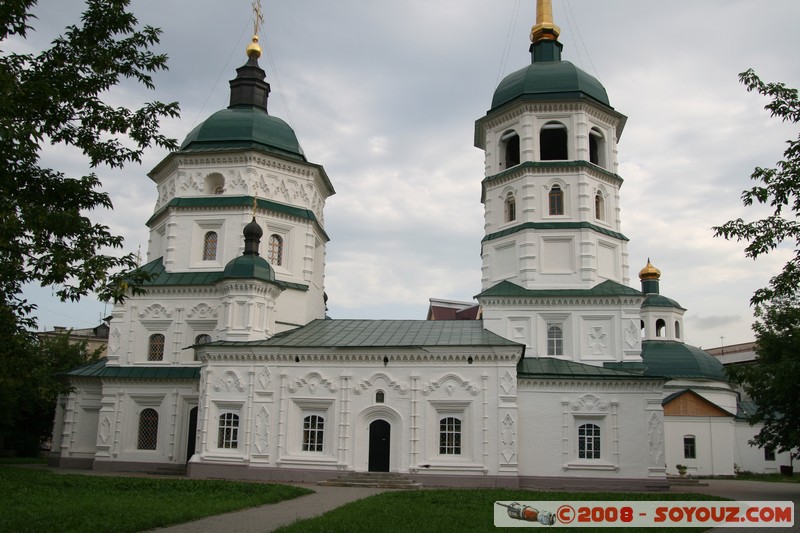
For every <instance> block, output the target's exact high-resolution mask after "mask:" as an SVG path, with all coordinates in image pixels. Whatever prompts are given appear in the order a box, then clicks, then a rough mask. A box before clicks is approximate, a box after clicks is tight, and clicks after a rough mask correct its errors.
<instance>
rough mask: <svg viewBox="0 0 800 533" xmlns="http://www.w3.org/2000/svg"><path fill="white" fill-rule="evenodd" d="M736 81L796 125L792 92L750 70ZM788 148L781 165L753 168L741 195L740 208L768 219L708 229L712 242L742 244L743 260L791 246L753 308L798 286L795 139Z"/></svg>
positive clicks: (799, 197) (799, 166) (799, 155)
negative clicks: (754, 209) (760, 208)
mask: <svg viewBox="0 0 800 533" xmlns="http://www.w3.org/2000/svg"><path fill="white" fill-rule="evenodd" d="M739 80H740V81H741V82H742V83H744V85H745V86H746V87H747V90H748V91H756V92H758V93H760V94H763V95H764V96H768V97H769V98H770V99H771V101H770V102H769V103H768V104H767V105H766V106H765V107H764V108H765V109H766V110H768V111H769V112H770V113H771V114H772V116H773V117H780V119H781V120H782V121H784V122H791V123H794V124H797V123H798V122H800V99H798V96H797V89H792V88H790V87H786V85H784V84H783V83H765V82H763V81H761V79H760V78H759V77H758V76H756V74H755V72H753V70H752V69H749V70H747V71H745V72H742V73H741V74H739ZM786 144H787V145H788V147H787V148H786V150H785V151H784V152H783V156H784V159H783V160H781V161H778V163H777V164H776V166H775V168H761V167H756V169H755V170H754V171H753V173H752V174H751V175H750V179H752V180H754V181H757V182H760V184H758V185H755V186H753V187H751V188H750V189H748V190H745V191H744V192H743V193H742V202H743V203H744V205H745V206H750V205H753V204H754V203H758V204H763V205H769V206H770V208H771V209H772V214H770V215H768V216H766V217H764V218H762V219H759V220H755V221H753V222H745V221H744V220H742V219H741V218H738V219H736V220H731V221H729V222H727V223H725V224H723V225H722V226H718V227H715V228H714V233H715V236H718V237H720V236H721V237H724V238H725V239H728V240H730V239H736V240H737V241H742V240H743V241H747V242H749V244H748V245H747V247H746V248H745V255H746V256H747V257H752V258H753V259H756V258H758V257H759V256H761V255H763V254H767V253H769V252H770V251H772V250H774V249H775V248H777V247H778V246H779V245H780V244H782V243H784V242H791V243H793V244H794V247H795V250H794V257H792V258H791V259H790V260H789V261H788V262H787V263H786V264H785V265H784V267H783V270H782V271H781V272H780V273H779V274H778V275H776V276H774V277H773V278H772V279H771V280H770V283H769V286H768V287H764V288H761V289H758V290H757V291H756V292H755V293H754V294H753V297H752V298H751V300H750V301H751V303H752V304H754V305H759V304H761V303H763V302H768V301H770V300H772V299H774V298H791V297H793V296H794V294H795V291H796V290H797V287H799V286H800V224H799V223H798V222H797V215H798V213H800V135H798V138H797V139H794V140H789V141H786Z"/></svg>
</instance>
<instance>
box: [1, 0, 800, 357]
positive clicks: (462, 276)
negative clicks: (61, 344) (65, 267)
mask: <svg viewBox="0 0 800 533" xmlns="http://www.w3.org/2000/svg"><path fill="white" fill-rule="evenodd" d="M39 4H40V5H39V7H38V8H37V10H36V13H37V15H38V16H39V20H38V21H35V22H34V24H33V25H34V27H35V28H36V29H37V31H36V32H35V33H33V34H31V36H30V38H29V39H28V41H27V42H24V43H22V42H14V43H3V46H2V49H3V50H9V49H13V50H17V51H24V50H26V49H31V50H38V49H41V48H42V47H44V46H46V45H47V43H48V42H49V41H50V39H52V37H53V36H54V35H55V33H56V32H58V31H61V29H63V27H64V25H65V24H68V23H71V22H74V21H77V18H78V16H79V13H80V10H81V6H82V3H81V2H79V1H77V0H40V2H39ZM250 4H251V0H225V1H222V0H134V1H133V3H132V9H133V11H134V13H136V15H137V16H138V18H139V20H140V22H141V23H143V24H150V25H154V26H158V27H161V28H162V29H163V31H164V34H163V37H162V42H161V45H160V47H159V50H160V51H163V52H165V53H167V54H168V55H169V56H170V61H169V65H170V70H169V71H168V72H166V73H163V74H159V75H158V76H157V78H156V85H157V89H156V91H155V92H148V91H145V90H143V89H141V88H139V87H134V86H131V85H125V86H123V87H120V88H118V90H115V91H114V92H113V93H112V94H111V95H110V96H109V97H110V99H111V101H112V102H113V103H115V104H119V105H128V106H134V105H140V104H141V103H142V102H145V101H149V100H154V99H157V100H161V101H178V102H180V106H181V109H182V116H181V118H180V120H170V121H165V122H164V124H163V128H164V132H165V133H167V134H168V135H169V136H171V137H175V138H177V139H178V140H179V141H180V140H182V139H183V137H184V136H185V135H186V134H187V133H188V132H189V131H190V130H191V129H192V127H193V126H194V125H196V124H197V123H198V122H200V121H202V120H203V119H205V118H206V117H208V116H209V115H210V114H211V113H213V112H214V111H217V110H218V109H221V108H224V107H225V106H227V102H228V80H229V79H231V78H232V77H233V76H234V74H235V73H234V69H235V68H236V67H238V66H240V65H241V64H242V63H244V61H245V55H244V49H245V46H246V45H247V43H248V42H249V39H250V36H251V33H252V10H251V7H250ZM534 10H535V2H534V1H533V0H526V1H522V2H520V1H517V0H491V1H488V0H457V1H456V0H436V1H435V2H434V1H430V0H402V1H395V2H389V1H386V0H372V1H367V0H337V1H330V0H327V1H323V0H293V1H291V2H289V1H284V2H276V1H264V11H265V16H266V21H265V27H264V30H263V31H262V41H261V44H262V47H264V48H266V49H267V51H268V53H265V54H264V56H262V58H261V65H262V67H264V68H265V70H267V73H268V81H269V82H270V83H271V84H272V94H271V96H270V100H269V106H270V113H271V114H274V115H277V116H279V117H281V118H283V119H284V120H286V121H287V122H289V123H290V124H291V125H292V126H293V127H294V129H295V131H296V133H297V135H298V138H299V139H300V142H301V144H302V146H303V149H304V151H305V153H306V155H307V157H308V158H309V160H310V161H312V162H315V163H319V164H322V165H323V166H324V167H325V169H326V171H327V172H328V175H329V176H330V178H331V180H332V181H333V184H334V186H335V188H336V191H337V194H336V195H335V196H333V197H332V198H331V199H330V200H329V203H328V206H327V210H326V230H327V232H328V234H329V235H330V236H331V242H330V243H329V244H328V255H327V270H326V272H327V276H326V289H327V292H328V294H329V296H330V300H329V308H330V312H329V314H330V316H331V317H333V318H418V319H423V318H425V313H426V310H427V306H428V298H431V297H436V298H448V299H457V300H471V299H472V297H473V296H474V295H475V294H477V293H478V292H479V291H480V256H479V253H480V239H481V238H482V236H483V211H482V205H481V203H480V182H481V179H482V178H483V153H482V152H481V151H480V150H478V149H477V148H474V147H473V131H474V130H473V128H474V121H475V120H476V119H478V118H480V117H481V116H483V115H484V114H485V113H486V111H487V110H488V108H489V105H490V102H491V98H492V93H493V91H494V89H495V87H496V86H497V84H498V83H499V81H500V80H501V79H502V77H503V76H505V75H507V74H509V73H511V72H513V71H515V70H517V69H519V68H522V67H523V66H525V65H527V64H529V62H530V54H529V52H528V46H529V44H530V43H529V40H528V34H529V32H530V27H531V25H532V24H533V23H534V21H535V15H534ZM554 13H555V19H556V23H557V24H558V25H559V26H560V27H561V30H562V35H561V38H560V41H561V42H562V43H563V44H564V52H563V59H565V60H568V61H571V62H573V63H575V64H576V65H578V66H579V67H580V68H582V69H584V70H586V71H587V72H589V73H590V74H592V75H594V76H596V77H597V78H598V79H599V80H600V81H601V82H602V83H603V84H604V85H605V87H606V90H607V91H608V95H609V98H610V100H611V105H612V106H613V107H614V108H615V109H616V110H617V111H619V112H621V113H623V114H624V115H626V116H627V117H628V121H627V125H626V127H625V130H624V132H623V134H622V137H621V139H620V144H619V163H620V166H619V174H620V175H621V176H622V177H623V179H624V180H625V182H624V185H623V187H622V191H621V194H622V232H623V233H624V234H625V235H626V236H627V237H628V238H630V243H629V249H628V251H629V259H630V267H631V273H632V279H631V281H630V283H631V285H632V286H634V287H636V288H638V287H639V281H638V278H637V276H636V273H637V272H638V271H639V269H641V268H642V267H643V266H644V265H645V263H646V261H647V258H648V257H650V258H651V259H652V262H653V264H655V266H657V267H658V268H660V269H661V271H662V278H661V293H662V294H665V295H667V296H670V297H672V298H674V299H676V300H677V301H678V302H679V303H680V304H681V305H682V306H683V307H685V308H687V309H688V311H687V312H686V316H685V325H684V327H685V330H686V340H687V341H688V342H689V343H690V344H694V345H698V346H702V347H705V348H710V347H713V346H718V345H719V344H720V343H721V342H724V344H731V343H737V342H747V341H749V340H752V332H751V330H750V324H751V322H752V312H751V309H750V306H749V303H748V302H749V299H750V296H751V295H752V293H753V291H754V290H755V289H756V288H758V287H760V286H763V285H765V284H766V283H767V281H768V280H769V278H770V277H771V276H772V275H774V274H775V273H777V271H778V270H779V269H780V266H781V265H782V264H783V262H784V261H785V260H786V259H787V257H788V254H789V250H788V249H779V250H777V251H776V252H775V253H773V254H771V256H769V257H766V258H763V259H759V260H758V261H757V262H753V261H752V260H750V259H747V258H745V257H744V255H743V252H742V249H743V245H742V244H741V243H735V242H726V241H724V240H722V239H718V238H714V237H713V232H712V230H711V227H712V226H714V225H719V224H722V223H724V222H725V221H727V220H729V219H732V218H737V217H743V218H745V219H752V218H753V217H754V216H755V215H756V214H757V210H756V209H754V208H744V207H742V206H741V201H740V194H741V191H742V190H743V189H745V188H746V187H748V184H749V181H750V180H749V176H750V173H751V172H752V169H753V168H754V167H755V166H757V165H760V166H773V165H774V164H775V162H776V161H778V160H779V159H780V158H781V155H782V153H783V150H784V146H785V145H784V142H785V141H786V140H787V139H789V138H792V137H796V135H797V131H796V126H795V128H792V127H790V125H785V124H781V123H780V122H779V121H778V120H776V119H772V118H770V117H769V114H768V113H767V112H766V111H764V110H763V106H764V104H765V103H766V100H765V99H764V98H763V97H760V96H759V95H755V94H750V93H747V92H746V90H745V89H744V87H743V86H742V85H740V84H739V82H738V78H737V74H738V73H739V72H741V71H743V70H745V69H747V68H748V67H753V68H754V69H755V70H756V72H757V73H758V74H759V75H760V76H761V77H762V78H763V79H765V80H768V81H783V82H785V83H787V84H788V85H790V86H793V87H800V54H798V53H797V51H798V50H800V32H798V31H797V28H796V24H797V21H798V20H800V2H797V1H796V0H770V1H769V2H756V1H752V0H702V1H694V2H689V1H675V2H656V1H651V0H608V1H603V2H598V1H596V0H568V1H560V0H555V1H554ZM263 45H266V46H263ZM165 155H166V154H165V153H164V152H163V151H160V150H153V151H151V152H149V153H147V155H146V157H145V161H144V164H143V165H142V166H141V167H139V166H130V167H128V168H126V169H123V170H114V171H111V170H108V169H101V170H100V174H101V178H102V181H103V185H104V188H105V190H107V191H108V192H109V193H110V195H111V198H112V201H113V202H114V211H113V212H96V213H93V214H92V216H93V217H95V218H96V219H97V220H99V221H102V222H104V223H106V224H108V225H110V227H111V228H112V230H113V231H114V232H116V233H118V234H122V235H124V236H125V239H126V241H125V242H126V246H127V248H128V250H129V251H136V249H137V247H138V246H140V245H141V247H142V249H143V250H146V248H147V238H148V234H147V229H146V227H145V226H144V222H145V221H146V220H147V219H148V218H149V216H150V215H151V214H152V212H153V206H154V205H155V200H156V195H155V187H154V186H153V184H152V182H151V181H150V180H149V179H148V178H147V176H146V173H147V171H149V170H150V169H151V168H153V167H154V166H155V165H156V164H157V163H158V162H159V161H160V160H161V159H162V158H163V157H164V156H165ZM47 162H48V164H51V165H53V166H54V167H55V168H58V169H60V170H63V171H65V172H67V173H68V174H72V175H79V174H80V173H82V172H84V169H83V168H82V167H81V164H82V163H81V160H80V158H78V157H76V156H75V155H74V154H72V153H70V152H69V151H67V150H64V149H61V148H55V149H49V150H48V155H47ZM26 295H27V296H28V297H29V298H30V299H31V300H32V301H34V302H36V303H38V305H39V312H38V316H39V320H40V325H41V326H42V327H46V328H52V327H53V326H55V325H62V326H72V327H90V326H93V325H96V324H97V322H98V319H99V318H100V317H101V316H103V315H104V313H107V312H110V309H107V308H105V307H104V305H103V304H99V303H97V302H92V301H88V300H87V301H85V302H82V303H80V304H61V303H58V302H57V301H56V300H55V299H54V298H53V297H52V290H51V289H40V288H35V287H30V288H29V289H28V290H27V292H26Z"/></svg>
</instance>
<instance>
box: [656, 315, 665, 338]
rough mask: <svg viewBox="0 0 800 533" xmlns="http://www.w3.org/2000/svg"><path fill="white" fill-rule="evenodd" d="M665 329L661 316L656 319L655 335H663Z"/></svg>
mask: <svg viewBox="0 0 800 533" xmlns="http://www.w3.org/2000/svg"><path fill="white" fill-rule="evenodd" d="M666 330H667V323H666V322H664V319H663V318H659V319H658V320H656V337H664V336H665V334H666Z"/></svg>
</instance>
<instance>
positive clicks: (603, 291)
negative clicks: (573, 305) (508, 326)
mask: <svg viewBox="0 0 800 533" xmlns="http://www.w3.org/2000/svg"><path fill="white" fill-rule="evenodd" d="M506 296H510V297H524V298H559V297H570V296H571V297H576V296H577V297H594V296H642V293H641V292H639V291H637V290H636V289H633V288H631V287H628V286H626V285H622V284H620V283H617V282H615V281H611V280H606V281H604V282H602V283H598V284H597V285H595V286H594V287H592V288H591V289H525V288H523V287H520V286H519V285H517V284H515V283H511V282H510V281H501V282H500V283H498V284H497V285H495V286H494V287H490V288H488V289H486V290H485V291H483V292H482V293H480V294H478V295H477V296H475V298H484V297H506Z"/></svg>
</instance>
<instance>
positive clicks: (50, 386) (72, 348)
mask: <svg viewBox="0 0 800 533" xmlns="http://www.w3.org/2000/svg"><path fill="white" fill-rule="evenodd" d="M99 351H100V350H98V351H95V352H93V353H89V351H88V349H87V342H86V340H79V339H77V338H75V337H72V336H71V334H70V332H69V331H66V332H63V333H60V334H58V335H56V336H54V337H43V338H35V339H34V340H33V341H32V342H25V341H24V342H18V343H16V344H15V350H14V351H13V352H9V353H7V354H6V357H4V359H3V364H2V366H0V449H4V450H12V451H13V452H15V453H16V454H18V455H24V456H32V455H35V454H37V453H38V452H39V450H40V449H41V445H42V444H43V443H44V442H46V441H47V439H49V437H50V435H51V433H52V430H53V415H54V412H55V407H56V398H57V397H58V395H59V394H62V393H67V392H69V390H70V389H69V385H68V384H67V383H66V381H64V380H62V379H60V378H59V374H62V373H64V372H66V371H67V370H69V369H72V368H75V367H76V366H80V365H82V364H85V363H87V362H91V361H95V360H97V358H98V357H99V355H100V354H99Z"/></svg>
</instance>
